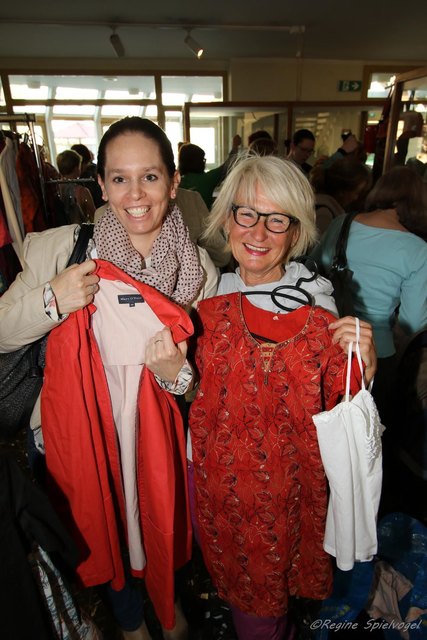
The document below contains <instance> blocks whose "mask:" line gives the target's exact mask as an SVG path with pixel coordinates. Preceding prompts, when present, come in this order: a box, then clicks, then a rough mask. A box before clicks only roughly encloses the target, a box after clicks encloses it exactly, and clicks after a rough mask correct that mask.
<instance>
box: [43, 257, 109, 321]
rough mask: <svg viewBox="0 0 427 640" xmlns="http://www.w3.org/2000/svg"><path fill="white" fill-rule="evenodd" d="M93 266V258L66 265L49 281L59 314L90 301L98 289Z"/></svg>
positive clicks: (80, 306) (94, 266)
mask: <svg viewBox="0 0 427 640" xmlns="http://www.w3.org/2000/svg"><path fill="white" fill-rule="evenodd" d="M95 268H96V264H95V262H94V261H93V260H86V261H85V262H82V263H81V264H73V265H71V266H70V267H67V269H65V270H64V271H62V272H61V273H59V274H58V275H57V276H55V278H53V280H51V281H50V285H51V287H52V290H53V293H54V294H55V298H56V306H57V309H58V313H59V314H61V315H63V314H66V313H71V312H73V311H77V310H78V309H82V308H83V307H85V306H86V305H87V304H89V303H90V302H92V300H93V297H94V295H95V293H96V292H97V291H98V290H99V285H98V282H99V276H97V275H96V274H95V273H93V271H94V270H95Z"/></svg>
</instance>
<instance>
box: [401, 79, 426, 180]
mask: <svg viewBox="0 0 427 640" xmlns="http://www.w3.org/2000/svg"><path fill="white" fill-rule="evenodd" d="M426 163H427V77H421V78H416V79H415V80H409V81H408V82H405V83H404V84H403V92H402V111H401V113H400V116H399V122H398V125H397V135H396V145H395V148H394V158H393V164H409V165H410V166H411V167H413V168H414V169H415V170H416V171H418V172H419V173H420V175H422V176H423V177H424V175H425V176H426V178H427V164H426Z"/></svg>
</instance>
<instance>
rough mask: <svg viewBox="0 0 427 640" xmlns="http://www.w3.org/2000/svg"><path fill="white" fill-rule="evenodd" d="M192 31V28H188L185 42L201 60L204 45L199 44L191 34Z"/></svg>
mask: <svg viewBox="0 0 427 640" xmlns="http://www.w3.org/2000/svg"><path fill="white" fill-rule="evenodd" d="M190 33H191V32H190V30H188V31H187V35H186V37H185V39H184V42H185V44H186V45H187V47H188V48H189V49H191V51H192V52H193V53H194V55H195V56H196V57H197V58H199V60H200V58H201V57H202V55H203V47H201V46H200V45H199V43H198V42H197V41H196V40H195V39H194V38H193V37H192V36H191V35H190Z"/></svg>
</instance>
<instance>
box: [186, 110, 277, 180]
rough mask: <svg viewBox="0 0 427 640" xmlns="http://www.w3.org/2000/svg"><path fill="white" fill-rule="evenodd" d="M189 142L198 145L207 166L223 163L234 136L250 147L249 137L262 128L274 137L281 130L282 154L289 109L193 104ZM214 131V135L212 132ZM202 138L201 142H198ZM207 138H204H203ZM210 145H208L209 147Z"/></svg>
mask: <svg viewBox="0 0 427 640" xmlns="http://www.w3.org/2000/svg"><path fill="white" fill-rule="evenodd" d="M189 114H190V141H191V142H193V143H195V144H199V146H201V147H202V148H203V149H204V151H205V153H206V156H207V159H208V162H207V164H208V167H207V168H212V167H215V166H219V165H220V164H222V163H223V162H224V161H225V160H226V158H227V156H228V153H229V151H230V149H231V142H232V138H233V136H234V135H236V134H239V135H240V136H241V138H242V145H243V147H247V144H248V142H247V141H248V136H249V135H250V134H251V133H253V132H254V131H257V130H259V129H263V130H266V131H267V132H268V133H269V134H270V135H271V136H272V137H274V135H275V131H276V130H278V140H277V141H276V142H278V144H279V153H281V152H282V150H283V147H284V145H283V140H284V138H285V136H286V129H287V109H286V108H280V107H278V106H269V105H268V103H266V104H265V106H263V107H259V106H253V107H251V106H244V107H241V106H239V105H220V104H218V105H206V106H203V105H191V106H190V110H189ZM213 132H214V133H213ZM199 136H201V138H202V139H201V142H202V144H201V143H200V142H195V140H196V137H197V138H199ZM204 136H205V138H204ZM204 140H205V143H204V144H203V141H204ZM206 145H208V146H206Z"/></svg>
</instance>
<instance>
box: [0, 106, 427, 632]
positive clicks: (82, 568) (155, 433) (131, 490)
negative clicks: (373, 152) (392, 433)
mask: <svg viewBox="0 0 427 640" xmlns="http://www.w3.org/2000/svg"><path fill="white" fill-rule="evenodd" d="M297 133H298V132H297ZM297 133H296V134H295V136H294V137H293V140H292V144H291V148H290V151H289V155H288V157H287V158H281V157H279V155H278V153H277V146H276V144H275V143H274V142H273V140H272V139H271V136H270V135H269V134H268V133H267V132H264V131H263V132H261V135H258V136H255V137H254V138H253V139H252V140H250V141H248V146H249V151H248V153H246V154H243V155H241V156H240V155H239V154H238V148H239V146H240V144H241V139H240V137H239V136H235V138H233V144H232V151H231V153H230V156H229V158H228V159H227V161H226V163H225V164H224V165H222V166H221V167H219V168H218V169H217V170H214V174H213V172H212V171H211V172H205V171H204V165H205V156H204V152H203V150H202V149H200V147H197V146H196V145H192V144H184V145H183V146H182V147H181V149H180V152H179V162H178V169H179V170H177V168H176V165H175V159H174V154H173V151H172V146H171V144H170V142H169V140H168V138H167V137H166V135H165V133H164V132H163V131H162V130H161V129H160V128H159V127H158V126H157V125H155V124H154V123H152V122H151V121H150V120H146V119H143V118H139V117H127V118H124V119H122V120H119V121H117V122H116V123H114V124H112V125H111V126H110V128H109V129H108V130H107V131H106V132H105V134H104V136H103V138H102V140H101V142H100V145H99V149H98V157H97V163H96V169H94V166H88V163H87V158H86V164H85V166H84V167H83V171H87V172H89V173H90V172H91V173H90V175H91V176H93V175H94V173H93V172H94V171H95V170H96V175H97V184H98V185H99V190H100V193H101V196H102V201H103V205H102V207H100V206H99V204H100V202H99V201H96V204H97V206H96V207H95V205H94V200H95V197H96V194H95V192H93V197H92V195H91V194H90V193H89V195H91V200H92V204H93V205H94V206H93V210H92V211H91V212H90V213H86V214H85V219H84V220H81V219H73V220H70V222H71V224H69V225H65V226H61V227H59V228H55V229H50V230H48V231H46V232H42V233H38V234H29V235H28V236H27V237H26V239H25V264H24V267H23V270H22V272H21V273H19V274H18V276H17V278H16V280H15V282H14V283H13V284H12V285H11V286H10V287H9V289H8V290H7V291H6V292H5V293H4V294H3V296H2V297H1V298H0V351H2V352H8V351H13V350H15V349H17V348H19V347H21V346H23V345H25V344H28V343H30V342H32V341H34V340H37V339H39V338H41V337H42V336H44V335H46V334H48V333H49V339H48V347H47V352H46V365H45V377H44V383H43V388H42V393H41V399H40V401H39V402H37V404H36V407H35V409H34V411H33V415H32V417H31V424H30V429H29V439H30V441H31V450H32V451H33V456H37V457H38V459H39V460H40V458H41V459H42V460H43V463H44V465H45V467H46V476H45V477H44V478H43V480H41V482H42V483H43V484H42V488H43V490H45V491H46V492H47V493H48V495H49V496H50V498H51V499H52V501H53V504H54V507H55V509H56V510H57V512H58V514H59V515H60V517H61V519H62V521H63V522H64V523H65V524H66V526H67V528H68V530H69V532H70V534H71V536H72V537H73V539H74V542H75V545H76V548H77V550H78V553H79V563H78V565H77V568H76V573H75V580H76V584H78V585H80V586H83V587H89V586H97V587H99V588H100V590H101V591H102V593H103V595H104V596H105V598H106V600H107V602H108V603H109V606H110V607H111V611H112V613H113V616H114V619H115V621H116V624H117V627H118V628H119V629H120V630H121V633H122V636H123V638H125V639H128V640H132V639H133V640H149V639H150V638H151V637H152V635H151V632H150V629H149V628H148V626H147V623H146V619H145V615H144V603H143V598H142V593H141V590H140V589H139V587H138V582H137V581H138V579H141V578H143V579H144V580H145V585H146V588H147V591H148V595H149V597H150V599H151V601H152V603H153V606H154V609H155V612H156V615H157V617H158V620H159V623H160V625H161V628H162V634H163V638H165V639H172V640H184V639H185V638H188V637H189V628H188V623H187V621H186V619H185V615H184V613H183V610H182V607H181V604H180V598H179V588H178V586H177V582H176V572H177V570H178V569H179V568H180V567H183V566H185V565H186V563H188V562H189V561H190V559H191V553H192V536H194V539H195V541H196V543H197V544H198V545H199V546H200V549H201V551H202V554H203V559H204V562H205V565H206V568H207V570H208V572H209V574H210V576H211V579H212V581H213V584H214V585H215V588H216V589H217V591H218V594H219V596H220V597H221V598H222V599H223V600H224V601H225V602H226V603H227V604H228V605H229V607H230V609H231V613H232V618H233V623H234V628H235V630H236V634H237V637H238V638H239V640H283V639H285V638H288V639H291V638H296V637H298V636H297V635H296V633H297V631H296V629H295V623H294V621H293V620H292V618H291V616H289V615H288V603H289V600H290V599H291V598H292V597H301V598H309V599H314V600H319V601H321V600H323V599H325V598H327V597H328V596H329V595H330V593H331V589H332V583H333V563H332V561H331V557H330V556H329V555H328V554H327V553H326V552H325V551H324V549H323V535H324V530H325V521H326V514H327V499H328V486H327V481H326V477H325V473H324V470H323V466H322V460H321V457H320V452H319V446H318V443H317V437H316V428H315V426H314V423H313V420H312V416H313V415H314V414H316V413H319V412H321V411H324V410H329V409H331V408H332V407H334V406H335V405H336V404H337V403H339V402H340V400H341V399H342V398H343V397H344V395H345V387H346V371H347V351H348V348H349V345H350V344H351V345H352V348H353V349H356V342H359V344H360V351H361V356H362V359H363V363H364V377H365V382H366V384H369V382H371V381H372V380H373V379H374V376H375V381H374V387H373V388H374V392H375V390H376V389H378V392H377V393H376V396H375V397H376V398H377V399H378V403H379V408H380V411H381V412H383V416H382V417H383V421H384V423H385V424H386V426H387V420H388V419H389V415H390V413H392V411H391V412H390V408H391V407H390V405H389V404H387V399H389V398H388V396H389V395H390V389H392V388H393V385H394V382H395V375H396V358H395V351H396V349H395V344H394V333H393V330H394V327H395V325H397V324H399V327H400V328H401V329H402V330H403V331H405V332H406V333H407V334H408V335H410V334H412V333H415V332H418V331H420V330H421V329H425V328H426V325H427V301H426V296H425V289H426V282H427V245H426V242H425V239H426V238H427V199H426V189H425V185H424V184H423V183H422V180H421V179H420V178H419V177H418V176H417V175H416V174H415V173H414V172H412V171H411V169H410V168H398V169H395V170H392V171H391V172H390V173H388V174H385V175H384V176H383V178H381V180H379V181H378V183H377V184H376V185H374V187H373V188H371V187H372V184H371V178H370V174H369V170H368V169H367V168H366V166H365V165H364V164H363V163H361V162H360V161H359V160H358V159H357V158H355V157H354V156H352V157H350V158H347V157H344V155H345V156H347V155H350V156H351V155H352V151H350V152H349V153H348V152H347V150H346V149H349V148H350V146H351V144H353V145H354V141H352V140H350V141H349V142H348V143H347V147H346V148H344V149H341V151H340V152H339V153H338V154H337V157H336V158H335V162H331V163H325V164H323V165H322V166H319V167H317V168H315V169H314V170H312V169H311V167H310V169H309V168H308V166H307V164H308V163H307V160H308V159H309V157H310V155H311V154H312V152H313V149H314V144H315V139H314V136H313V134H311V132H307V131H306V130H303V132H302V133H301V132H300V133H299V135H297ZM308 134H310V135H308ZM346 142H347V141H346ZM357 148H359V147H357ZM60 156H61V157H58V166H59V163H60V161H61V162H63V161H64V162H65V160H66V159H69V160H70V161H71V160H77V166H78V171H79V175H83V173H82V157H83V150H82V149H81V148H80V149H78V148H76V149H73V150H71V151H69V152H64V153H63V154H60ZM75 156H77V158H76V157H75ZM90 164H91V159H90V158H89V165H90ZM92 164H93V163H92ZM76 171H77V170H76ZM61 173H62V170H61ZM89 173H87V175H89ZM210 174H212V175H210ZM63 175H66V174H64V173H63ZM73 175H74V174H73ZM76 175H77V174H76ZM307 175H308V176H309V179H308V178H307ZM181 177H182V179H181ZM310 182H311V184H310ZM183 187H185V188H183ZM313 187H314V190H315V191H314V190H313ZM188 189H190V190H188ZM191 189H194V191H192V190H191ZM199 189H200V194H201V197H200V195H199V193H196V192H197V191H199ZM215 189H217V190H218V193H217V195H216V197H214V190H215ZM315 192H316V193H315ZM367 194H368V197H367V200H366V206H362V205H361V203H362V201H364V199H365V196H366V195H367ZM320 196H328V198H329V199H330V200H329V203H327V202H325V200H323V201H322V202H320V200H319V201H318V198H320ZM86 197H88V196H87V195H86ZM331 202H333V206H332V205H331ZM316 203H317V205H320V206H317V205H316ZM328 207H329V213H328V211H326V210H327V209H328ZM353 207H357V208H358V210H360V213H359V214H358V215H357V216H356V218H355V219H354V222H353V224H352V226H351V229H350V235H349V241H348V263H349V267H350V268H351V270H352V271H353V282H352V293H353V296H354V307H355V310H356V314H357V316H358V318H359V319H360V322H359V323H358V324H359V328H358V329H357V330H356V324H357V323H356V320H355V318H354V317H350V316H348V317H344V318H338V317H337V315H338V314H337V309H336V305H335V301H334V298H333V289H332V286H331V284H330V282H329V280H328V279H327V278H325V277H323V276H322V275H321V274H317V273H315V274H314V275H313V273H312V271H311V270H310V269H309V268H308V267H309V264H308V263H307V266H305V265H304V264H303V263H302V262H301V261H298V260H296V258H298V257H300V256H302V255H307V254H309V253H311V256H312V257H313V258H315V260H316V262H317V265H318V267H319V269H322V268H323V269H324V270H325V272H326V271H327V268H328V266H329V265H330V263H331V260H332V259H333V255H334V247H335V243H336V239H337V235H338V233H339V229H340V227H341V225H342V223H343V220H344V218H345V215H346V212H347V211H350V210H354V209H353ZM95 208H96V211H95ZM322 209H323V210H322ZM92 220H95V227H94V235H93V240H92V241H90V243H89V245H88V249H87V259H86V260H85V261H84V262H83V263H82V264H78V265H72V266H70V267H66V264H67V260H68V258H69V256H70V254H71V252H72V249H73V246H74V243H75V241H76V238H77V235H78V231H79V225H80V223H81V222H82V221H92ZM319 231H320V232H322V234H323V235H322V236H321V239H320V243H318V242H317V241H318V237H319ZM423 292H424V293H423ZM377 356H378V363H377ZM350 386H351V392H352V393H353V394H356V393H357V392H358V391H359V389H360V388H361V379H360V375H358V370H356V368H354V370H352V375H351V380H350ZM185 398H187V403H185V401H183V399H185ZM189 399H190V401H189ZM188 405H190V406H189V411H188ZM187 413H189V415H188V416H187ZM34 452H35V453H34ZM135 579H136V580H135Z"/></svg>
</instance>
